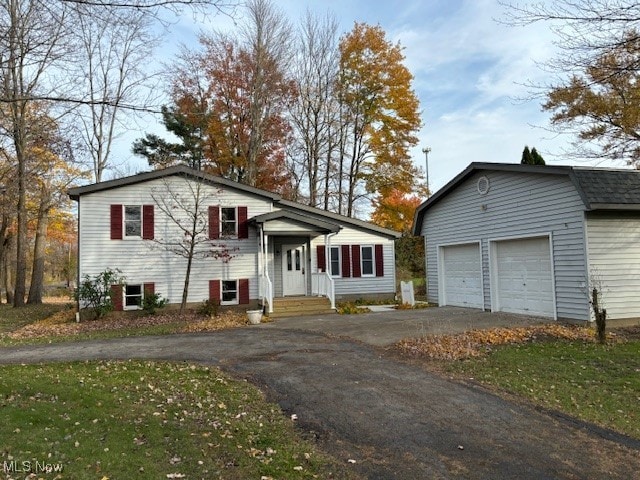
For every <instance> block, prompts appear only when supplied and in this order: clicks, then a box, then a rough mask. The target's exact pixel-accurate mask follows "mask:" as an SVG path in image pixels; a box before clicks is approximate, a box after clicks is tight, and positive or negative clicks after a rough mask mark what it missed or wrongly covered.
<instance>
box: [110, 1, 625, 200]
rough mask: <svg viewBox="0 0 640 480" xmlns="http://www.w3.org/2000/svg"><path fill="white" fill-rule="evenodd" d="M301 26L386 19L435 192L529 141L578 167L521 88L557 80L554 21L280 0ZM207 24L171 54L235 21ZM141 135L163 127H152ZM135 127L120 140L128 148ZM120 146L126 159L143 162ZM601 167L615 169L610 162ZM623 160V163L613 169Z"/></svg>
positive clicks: (493, 11)
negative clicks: (471, 167)
mask: <svg viewBox="0 0 640 480" xmlns="http://www.w3.org/2000/svg"><path fill="white" fill-rule="evenodd" d="M274 3H275V4H276V5H277V6H278V7H280V8H281V9H282V10H283V11H284V12H286V14H287V15H288V17H289V19H290V21H291V22H292V23H297V22H298V21H299V19H300V18H301V16H302V15H303V14H304V11H305V10H306V9H307V8H308V9H310V10H311V11H312V12H317V13H321V14H322V13H325V12H327V11H331V12H333V13H334V14H335V15H336V17H337V18H338V20H339V21H340V27H341V28H340V29H341V32H343V33H344V32H347V31H349V30H351V28H352V27H353V23H354V22H355V21H358V22H366V23H370V24H380V25H381V26H382V28H383V29H384V30H385V31H386V33H387V38H388V39H390V40H392V41H394V42H400V44H401V45H402V46H403V47H404V53H405V56H406V61H405V63H406V65H407V67H408V68H409V70H410V71H411V72H412V73H413V75H414V77H415V78H414V89H415V91H416V93H417V95H418V97H419V99H420V103H421V110H422V120H423V124H424V126H423V128H422V129H421V131H420V132H419V138H420V143H419V144H418V145H417V146H416V147H415V148H414V149H413V150H412V151H411V153H412V157H413V159H414V162H415V163H416V164H417V165H420V166H422V167H423V168H424V164H425V155H424V154H423V153H422V148H423V147H427V146H428V147H429V148H431V153H430V154H429V178H430V186H431V189H432V191H434V192H435V191H436V190H437V189H438V188H440V187H442V186H443V185H444V184H446V183H447V182H448V181H449V180H450V179H451V178H453V177H454V176H455V175H456V174H458V173H459V172H460V171H462V170H463V169H464V168H465V167H466V166H467V165H468V164H469V163H470V162H472V161H486V162H506V163H508V162H519V161H520V156H521V154H522V149H523V148H524V146H525V145H529V147H534V146H535V147H536V148H537V149H538V150H539V151H540V152H541V153H542V154H543V156H544V158H545V160H546V161H547V164H571V163H575V162H571V161H568V160H567V159H566V158H563V157H562V152H563V150H564V149H567V148H569V146H570V140H571V138H570V137H566V136H557V135H555V134H554V133H552V132H549V131H548V129H547V127H548V118H549V114H548V113H546V112H542V111H541V107H540V100H532V101H522V100H518V99H521V98H523V97H527V96H528V93H529V91H528V88H527V87H526V86H524V85H523V84H527V83H545V82H548V81H549V80H550V79H549V77H548V74H546V73H545V72H544V71H543V70H542V69H541V68H540V67H539V63H540V62H544V61H545V60H548V59H549V58H550V57H551V56H552V55H553V54H554V53H555V49H554V46H553V36H552V34H551V32H550V30H549V28H548V27H549V26H548V25H543V24H540V25H533V26H528V27H508V26H506V25H502V24H500V23H499V22H497V21H496V19H498V18H500V17H502V15H503V7H501V6H500V5H499V4H498V3H497V1H496V0H432V1H425V0H422V1H420V0H399V1H396V2H390V1H385V0H307V1H301V0H274ZM208 23H209V25H208V26H206V27H202V26H200V25H197V24H195V23H194V22H193V18H191V17H190V16H189V17H185V18H182V19H181V20H180V22H179V23H178V24H176V25H175V26H173V27H172V29H171V32H172V34H170V35H168V36H167V37H165V38H166V40H165V41H166V44H165V46H164V47H163V51H164V52H170V51H172V50H174V47H175V46H176V45H177V43H179V42H180V41H182V42H184V43H185V44H187V45H190V44H193V45H195V42H196V40H195V38H196V33H197V32H198V31H199V30H200V29H201V28H204V29H207V28H211V27H218V28H224V26H225V25H229V24H230V23H231V22H230V21H229V19H228V18H224V17H221V16H217V17H215V18H213V19H211V20H210V21H209V22H208ZM142 130H143V131H150V130H153V131H155V132H157V133H161V132H162V131H163V130H162V127H158V125H157V124H156V125H153V121H151V123H149V124H147V125H144V128H143V129H142ZM134 134H135V135H134ZM131 135H134V136H133V138H136V137H139V136H141V132H131V133H130V134H129V135H127V136H126V137H123V139H122V141H123V142H128V144H123V145H122V146H121V148H122V147H124V148H122V149H123V150H124V151H126V152H129V151H130V143H131ZM124 151H123V156H124V157H125V158H123V160H125V161H127V162H132V164H134V165H141V166H142V167H140V168H144V162H143V161H142V160H139V159H135V158H134V157H133V156H132V155H130V154H129V153H125V152H124ZM601 166H611V165H610V164H603V165H601ZM616 166H623V165H616Z"/></svg>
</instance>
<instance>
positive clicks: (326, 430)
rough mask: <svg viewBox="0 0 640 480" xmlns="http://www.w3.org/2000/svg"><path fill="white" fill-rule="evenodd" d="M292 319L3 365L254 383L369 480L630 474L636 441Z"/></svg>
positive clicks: (24, 356) (4, 356)
mask: <svg viewBox="0 0 640 480" xmlns="http://www.w3.org/2000/svg"><path fill="white" fill-rule="evenodd" d="M338 318H339V317H338ZM342 318H344V317H342ZM349 318H355V317H349ZM376 320H377V321H378V322H381V321H382V320H381V317H380V318H377V317H376ZM396 320H397V319H396ZM400 320H401V319H400ZM334 321H336V322H337V321H338V320H337V319H335V320H334ZM360 321H364V318H363V319H361V320H360ZM408 321H409V320H408ZM289 322H294V320H290V321H284V322H283V321H278V322H276V323H273V324H270V325H263V326H259V327H257V328H255V327H248V328H240V329H235V330H227V331H221V332H215V333H209V334H185V335H173V336H162V337H138V338H126V339H113V340H103V341H88V342H78V343H69V344H59V345H42V346H34V347H16V348H4V349H0V359H1V361H2V362H4V363H25V362H28V363H34V362H52V361H68V360H89V359H126V358H132V357H135V358H147V359H159V360H172V361H189V362H202V363H207V364H213V365H217V366H219V367H221V368H222V369H224V370H226V371H228V372H231V373H232V374H234V375H236V376H240V377H244V378H247V379H248V380H249V381H251V382H253V383H255V384H257V385H259V386H261V387H262V388H263V389H264V391H265V392H266V394H267V397H268V398H269V399H270V400H272V401H275V402H277V403H279V404H280V405H281V407H282V408H283V409H284V410H285V411H286V412H287V413H290V414H293V413H295V414H296V415H297V416H298V422H299V424H300V427H301V428H302V429H303V431H304V432H306V434H307V435H309V436H310V437H311V438H315V439H316V440H317V442H318V443H319V444H320V446H321V447H322V448H324V449H325V450H328V451H330V452H331V453H333V454H335V455H336V456H337V457H338V458H339V459H342V460H343V461H345V462H347V461H348V460H349V459H352V460H355V461H356V463H355V464H353V468H354V469H356V470H357V471H359V472H360V473H361V474H363V475H364V476H365V477H367V478H373V479H416V478H434V479H454V478H456V479H457V478H465V479H485V478H514V479H515V478H518V479H578V478H584V479H587V478H588V479H610V478H620V479H630V478H634V477H635V478H637V472H639V471H640V442H638V441H635V440H631V439H627V438H625V437H621V436H618V435H615V434H613V433H611V432H608V431H605V430H600V429H597V428H595V427H593V426H590V425H588V424H584V423H581V422H577V421H573V420H571V419H568V418H565V417H563V416H560V415H553V414H549V413H545V412H542V411H538V410H536V409H533V408H531V407H529V406H526V405H519V404H516V403H512V402H508V401H505V400H503V399H501V398H498V397H496V396H495V395H492V394H491V393H489V392H487V391H486V390H484V389H483V388H481V387H478V386H476V385H474V384H473V383H469V384H463V383H458V382H454V381H451V380H449V379H447V378H443V377H441V376H439V375H437V374H434V373H431V372H428V371H425V370H424V369H423V368H420V367H419V366H416V365H410V364H407V363H405V362H402V361H399V360H397V359H395V358H393V357H390V356H388V355H386V354H385V352H384V351H383V350H381V349H379V348H377V347H374V346H371V345H368V344H365V343H363V342H357V341H356V342H354V341H352V340H349V339H346V338H342V337H338V336H334V335H342V334H343V333H344V332H342V333H338V334H336V333H332V332H328V333H331V335H327V334H325V333H322V332H320V331H311V330H312V329H310V328H300V325H298V326H297V327H298V328H296V326H289V327H287V325H288V324H289ZM327 325H328V324H327ZM368 326H369V327H370V328H371V327H372V324H369V325H368ZM326 328H328V327H326ZM332 328H338V327H336V326H335V325H334V327H332ZM350 328H353V327H350ZM386 341H388V340H385V342H386Z"/></svg>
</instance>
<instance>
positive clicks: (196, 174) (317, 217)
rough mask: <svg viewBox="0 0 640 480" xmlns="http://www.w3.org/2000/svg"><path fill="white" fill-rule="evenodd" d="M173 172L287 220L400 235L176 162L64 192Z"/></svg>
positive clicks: (97, 189) (75, 195) (91, 189)
mask: <svg viewBox="0 0 640 480" xmlns="http://www.w3.org/2000/svg"><path fill="white" fill-rule="evenodd" d="M174 175H175V176H183V177H190V178H193V179H195V180H200V181H203V182H206V183H211V184H216V185H223V186H226V187H229V188H232V189H235V190H238V191H240V192H243V193H247V194H250V195H256V196H259V197H262V198H266V199H269V200H271V201H273V202H274V204H275V205H276V206H277V207H280V208H282V209H283V210H287V211H288V212H289V213H288V215H289V220H291V221H293V220H296V221H303V220H304V222H306V223H307V224H309V225H316V226H320V227H321V228H322V229H323V230H326V231H334V230H335V228H336V227H338V228H339V227H340V226H341V225H343V224H346V225H350V226H354V227H357V228H361V229H364V230H367V231H370V232H374V233H377V234H381V235H384V236H386V237H389V238H399V237H400V236H401V234H400V233H399V232H396V231H394V230H389V229H386V228H383V227H379V226H378V225H374V224H372V223H369V222H366V221H364V220H358V219H356V218H351V217H346V216H344V215H339V214H337V213H333V212H328V211H326V210H321V209H319V208H315V207H310V206H308V205H303V204H301V203H296V202H292V201H289V200H284V199H282V196H281V195H278V194H277V193H273V192H269V191H267V190H262V189H259V188H255V187H251V186H249V185H244V184H242V183H238V182H234V181H232V180H228V179H226V178H222V177H218V176H215V175H210V174H208V173H205V172H202V171H199V170H194V169H192V168H190V167H187V166H186V165H176V166H173V167H169V168H166V169H163V170H153V171H150V172H143V173H139V174H137V175H131V176H129V177H124V178H119V179H116V180H108V181H105V182H100V183H94V184H91V185H85V186H82V187H76V188H71V189H69V191H68V192H67V193H68V195H69V197H70V198H71V199H72V200H76V201H77V200H79V199H80V197H81V196H82V195H87V194H91V193H95V192H101V191H105V190H111V189H116V188H119V187H124V186H127V185H134V184H137V183H143V182H148V181H151V180H156V179H159V178H165V177H169V176H174ZM274 213H275V212H274Z"/></svg>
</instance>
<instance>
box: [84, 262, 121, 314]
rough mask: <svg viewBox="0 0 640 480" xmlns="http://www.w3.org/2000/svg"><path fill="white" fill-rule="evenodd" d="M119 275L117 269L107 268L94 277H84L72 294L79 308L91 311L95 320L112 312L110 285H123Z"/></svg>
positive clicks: (119, 272)
mask: <svg viewBox="0 0 640 480" xmlns="http://www.w3.org/2000/svg"><path fill="white" fill-rule="evenodd" d="M121 273H122V272H121V271H120V270H118V269H117V268H116V269H115V270H111V269H110V268H108V269H106V270H105V271H104V272H100V273H99V274H97V275H96V276H94V277H90V276H89V275H85V276H84V278H83V279H82V281H81V282H80V285H79V286H78V288H76V291H75V294H74V298H75V300H76V301H78V302H80V308H81V309H83V310H90V311H92V312H93V318H94V319H96V320H97V319H99V318H102V317H104V316H105V315H106V314H107V313H109V312H110V311H111V310H113V301H112V300H111V285H123V284H124V281H125V278H124V277H123V276H122V275H121Z"/></svg>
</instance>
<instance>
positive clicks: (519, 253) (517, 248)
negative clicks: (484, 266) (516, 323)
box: [490, 236, 555, 317]
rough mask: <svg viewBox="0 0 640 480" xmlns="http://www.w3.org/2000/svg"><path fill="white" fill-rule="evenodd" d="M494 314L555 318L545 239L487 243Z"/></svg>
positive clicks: (547, 237) (549, 248)
mask: <svg viewBox="0 0 640 480" xmlns="http://www.w3.org/2000/svg"><path fill="white" fill-rule="evenodd" d="M490 251H491V258H492V262H491V272H490V275H491V281H492V289H491V291H492V293H493V298H492V302H491V303H492V305H493V309H494V310H495V311H502V312H511V313H524V314H528V315H540V316H544V317H555V299H554V288H553V283H554V282H553V265H552V262H551V242H550V239H549V236H544V237H535V238H521V239H513V240H501V241H491V242H490Z"/></svg>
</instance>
